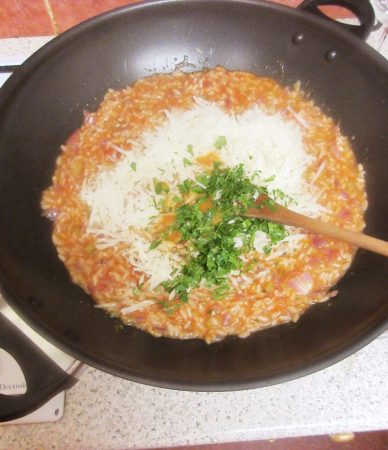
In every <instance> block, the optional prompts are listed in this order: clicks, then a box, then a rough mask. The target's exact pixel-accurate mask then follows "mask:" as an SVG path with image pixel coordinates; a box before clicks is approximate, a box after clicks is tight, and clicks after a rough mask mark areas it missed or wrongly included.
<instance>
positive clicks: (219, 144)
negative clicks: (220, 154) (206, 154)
mask: <svg viewBox="0 0 388 450" xmlns="http://www.w3.org/2000/svg"><path fill="white" fill-rule="evenodd" d="M225 145H226V137H225V136H218V138H217V139H216V141H215V142H214V148H216V149H217V150H221V148H222V147H225Z"/></svg>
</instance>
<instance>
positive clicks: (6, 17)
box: [0, 0, 349, 38]
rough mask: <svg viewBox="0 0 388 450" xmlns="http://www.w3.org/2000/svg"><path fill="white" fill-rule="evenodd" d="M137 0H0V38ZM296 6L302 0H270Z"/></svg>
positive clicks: (46, 30)
mask: <svg viewBox="0 0 388 450" xmlns="http://www.w3.org/2000/svg"><path fill="white" fill-rule="evenodd" d="M136 1H139V0H1V1H0V38H7V37H21V36H47V35H53V34H58V33H61V32H63V31H65V30H67V29H68V28H70V27H72V26H73V25H76V24H77V23H79V22H81V21H83V20H85V19H88V18H90V17H93V16H95V15H97V14H101V13H103V12H105V11H109V10H111V9H113V8H117V7H120V6H124V5H128V4H130V3H135V2H136ZM274 1H276V2H278V3H282V4H285V5H287V6H297V5H298V4H299V3H300V2H301V1H302V0H274ZM325 11H326V12H328V14H330V15H332V16H333V17H346V16H349V12H348V11H346V10H343V9H342V8H336V7H330V6H329V7H326V10H325Z"/></svg>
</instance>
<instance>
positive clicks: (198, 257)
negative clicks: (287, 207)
mask: <svg viewBox="0 0 388 450" xmlns="http://www.w3.org/2000/svg"><path fill="white" fill-rule="evenodd" d="M178 189H179V192H180V193H181V195H182V196H185V195H187V194H189V193H195V194H197V199H196V201H195V202H194V203H193V204H186V203H185V201H184V197H183V198H181V199H180V200H179V201H178V202H177V204H178V205H180V206H179V207H178V208H176V210H175V222H174V223H173V224H172V225H170V227H169V230H168V233H170V232H173V231H179V232H180V234H181V236H182V240H183V241H185V242H186V247H187V249H188V254H187V258H186V263H185V264H184V265H183V266H182V267H181V268H180V269H179V270H178V271H175V272H174V273H172V274H171V276H172V279H170V280H168V281H165V282H163V283H162V285H163V287H164V288H165V289H166V290H167V291H168V292H172V291H174V292H175V296H176V297H177V298H179V299H180V300H181V302H187V301H188V293H189V291H190V290H191V289H193V288H196V287H198V285H199V284H200V283H201V282H202V281H204V282H205V284H206V285H207V286H210V287H213V288H214V289H213V296H214V298H217V299H218V298H223V297H225V296H227V295H228V292H229V290H230V286H229V284H228V278H227V276H228V274H229V273H230V272H231V271H232V270H242V269H243V268H244V262H243V261H242V259H241V258H240V255H242V254H243V253H246V252H248V251H251V250H253V248H254V238H255V235H256V232H258V231H262V232H264V233H266V234H267V236H268V237H269V239H270V242H271V243H270V244H269V245H268V246H267V247H266V248H265V251H266V252H270V251H271V248H272V245H273V244H276V243H277V242H279V241H280V240H282V239H284V237H285V236H286V231H285V229H284V226H283V225H279V224H276V223H273V222H270V221H268V220H265V219H256V218H247V217H244V212H245V211H246V210H247V209H248V208H250V207H252V206H254V205H255V200H254V199H255V198H257V197H258V196H259V195H262V194H265V195H266V196H268V190H267V189H266V188H265V187H262V186H258V185H256V184H255V183H253V181H252V178H250V177H248V176H247V175H246V173H245V170H244V166H243V165H242V164H240V165H238V166H236V167H233V168H221V167H220V165H219V164H218V165H215V166H214V167H213V170H212V171H211V172H210V173H209V172H204V173H201V174H199V175H197V176H196V179H195V181H193V180H192V179H186V180H184V181H183V182H182V183H181V184H179V185H178ZM209 200H210V204H211V207H210V208H202V209H201V205H203V204H204V203H205V202H206V203H207V202H208V201H209ZM264 203H265V204H266V205H267V206H269V207H271V206H274V201H273V200H272V199H270V198H269V199H268V200H266V201H265V202H264ZM168 233H167V232H166V233H164V235H163V236H161V237H160V238H161V239H165V238H166V237H167V235H168ZM236 238H239V241H241V245H239V246H238V247H236ZM151 245H152V244H151Z"/></svg>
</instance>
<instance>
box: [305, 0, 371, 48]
mask: <svg viewBox="0 0 388 450" xmlns="http://www.w3.org/2000/svg"><path fill="white" fill-rule="evenodd" d="M324 5H330V6H341V7H343V8H346V9H348V10H349V11H351V12H352V13H353V14H354V15H355V16H356V17H357V19H358V20H359V21H360V24H359V25H349V24H345V23H342V22H338V21H336V20H334V19H332V18H330V17H328V16H327V15H326V14H324V13H323V12H322V11H321V10H320V9H319V6H324ZM298 9H302V10H303V11H307V12H309V13H312V14H314V15H315V16H317V17H321V18H323V19H325V20H329V21H330V22H334V23H335V24H336V25H338V26H339V27H341V28H343V29H344V30H347V31H349V32H350V33H353V34H354V35H355V36H357V37H359V38H361V39H364V40H365V39H366V38H367V37H368V36H369V33H370V32H371V31H372V29H373V27H374V23H375V13H374V10H373V7H372V5H371V4H370V2H369V0H304V1H303V2H302V3H301V4H300V5H299V6H298Z"/></svg>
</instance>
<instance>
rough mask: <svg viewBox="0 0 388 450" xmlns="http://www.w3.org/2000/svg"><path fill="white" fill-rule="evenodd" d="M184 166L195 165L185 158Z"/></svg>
mask: <svg viewBox="0 0 388 450" xmlns="http://www.w3.org/2000/svg"><path fill="white" fill-rule="evenodd" d="M183 164H184V166H185V167H187V166H192V165H193V163H192V162H191V161H190V160H189V159H187V158H183Z"/></svg>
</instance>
